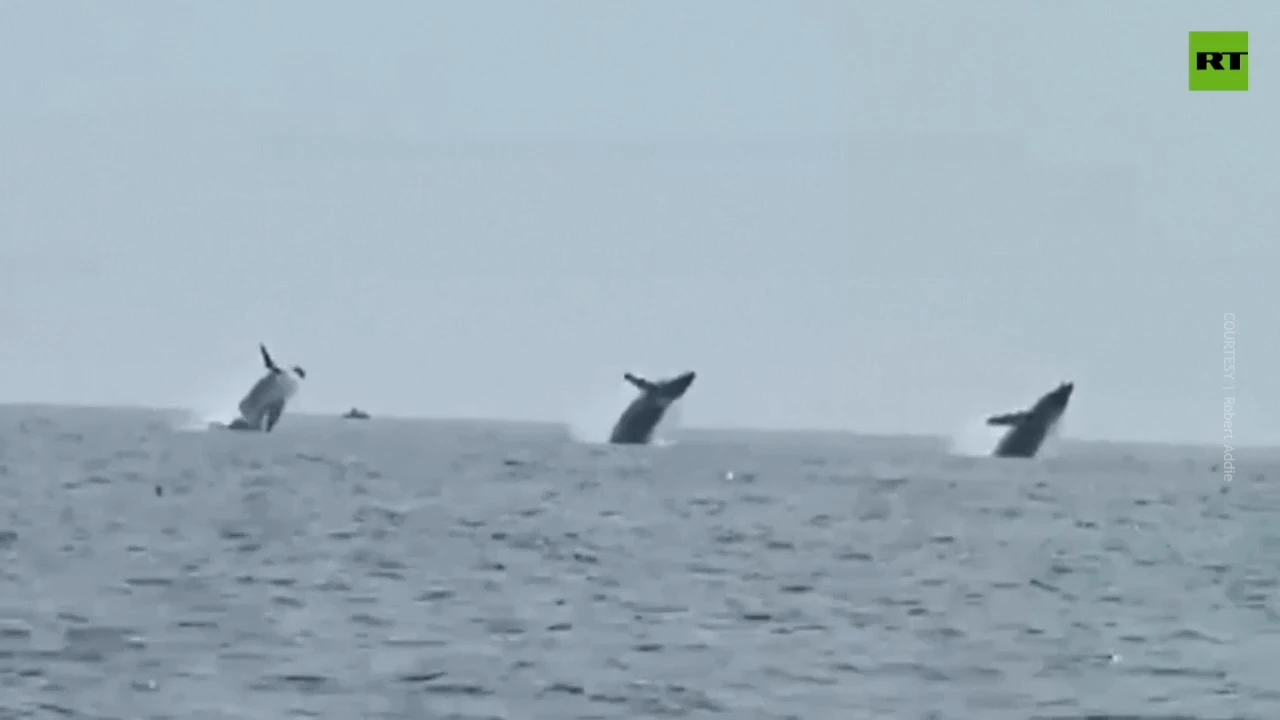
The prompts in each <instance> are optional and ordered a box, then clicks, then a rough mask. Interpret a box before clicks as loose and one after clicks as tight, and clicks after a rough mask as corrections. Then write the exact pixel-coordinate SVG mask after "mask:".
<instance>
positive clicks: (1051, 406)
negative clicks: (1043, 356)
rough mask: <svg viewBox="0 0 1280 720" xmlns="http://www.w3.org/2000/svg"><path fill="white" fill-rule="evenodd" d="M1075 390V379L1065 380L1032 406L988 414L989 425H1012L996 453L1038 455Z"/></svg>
mask: <svg viewBox="0 0 1280 720" xmlns="http://www.w3.org/2000/svg"><path fill="white" fill-rule="evenodd" d="M1074 390H1075V383H1070V382H1064V383H1062V384H1061V385H1059V386H1058V387H1057V388H1055V389H1053V390H1052V391H1050V392H1048V393H1045V395H1044V396H1043V397H1041V398H1040V399H1039V400H1037V401H1036V404H1035V405H1032V406H1031V409H1029V410H1019V411H1017V412H1011V413H1005V414H1004V415H993V416H991V417H989V418H987V424H988V425H992V426H995V427H1008V428H1010V430H1009V432H1008V433H1006V434H1005V436H1004V437H1003V438H1001V439H1000V444H999V445H997V446H996V451H995V453H993V454H994V455H995V456H996V457H1005V458H1032V457H1035V456H1036V453H1037V452H1039V450H1040V446H1041V445H1042V444H1043V443H1044V439H1045V436H1046V435H1048V434H1049V431H1050V430H1052V429H1053V426H1054V425H1057V424H1058V421H1059V420H1061V419H1062V415H1063V414H1064V413H1066V411H1067V403H1069V402H1071V393H1072V392H1073V391H1074Z"/></svg>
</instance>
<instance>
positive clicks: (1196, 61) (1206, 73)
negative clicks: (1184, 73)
mask: <svg viewBox="0 0 1280 720" xmlns="http://www.w3.org/2000/svg"><path fill="white" fill-rule="evenodd" d="M1248 89H1249V33H1247V32H1192V33H1191V90H1192V91H1193V92H1194V91H1203V90H1208V91H1217V92H1222V91H1235V92H1244V91H1246V90H1248Z"/></svg>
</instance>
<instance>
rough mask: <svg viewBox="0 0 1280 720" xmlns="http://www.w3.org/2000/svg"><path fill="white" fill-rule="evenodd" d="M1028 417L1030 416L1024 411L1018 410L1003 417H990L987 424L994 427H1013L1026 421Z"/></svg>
mask: <svg viewBox="0 0 1280 720" xmlns="http://www.w3.org/2000/svg"><path fill="white" fill-rule="evenodd" d="M1028 416H1030V413H1028V412H1027V411H1026V410H1019V411H1017V412H1011V413H1005V414H1004V415H992V416H991V417H989V418H987V424H988V425H994V426H1009V427H1012V426H1015V425H1021V424H1022V423H1023V422H1025V421H1026V419H1027V417H1028Z"/></svg>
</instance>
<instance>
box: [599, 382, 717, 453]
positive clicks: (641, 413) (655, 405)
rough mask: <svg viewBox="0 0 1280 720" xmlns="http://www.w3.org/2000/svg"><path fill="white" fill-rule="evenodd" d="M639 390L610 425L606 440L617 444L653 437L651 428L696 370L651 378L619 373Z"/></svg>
mask: <svg viewBox="0 0 1280 720" xmlns="http://www.w3.org/2000/svg"><path fill="white" fill-rule="evenodd" d="M622 377H623V378H625V379H626V381H627V382H629V383H631V384H632V385H635V386H636V388H638V389H639V390H640V397H638V398H636V399H635V400H632V401H631V404H630V405H628V406H627V409H626V410H623V411H622V417H620V418H618V423H617V424H616V425H614V426H613V432H612V433H610V435H609V442H611V443H617V444H620V445H644V444H645V443H647V442H649V440H650V438H652V437H653V430H654V428H656V427H658V423H659V422H660V421H661V420H662V416H663V415H665V414H666V412H667V408H669V407H671V403H674V402H675V401H677V400H679V399H680V398H681V397H683V396H684V394H685V393H686V392H688V390H689V386H690V385H692V384H693V380H694V378H696V377H697V373H694V372H687V373H685V374H683V375H680V376H677V377H674V378H672V379H670V380H662V381H659V382H651V381H649V380H645V379H644V378H642V377H637V376H636V375H632V374H631V373H627V374H625V375H623V376H622Z"/></svg>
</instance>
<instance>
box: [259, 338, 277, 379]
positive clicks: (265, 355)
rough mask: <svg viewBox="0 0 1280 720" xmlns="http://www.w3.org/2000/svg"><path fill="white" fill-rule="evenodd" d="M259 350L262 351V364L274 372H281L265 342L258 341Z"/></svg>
mask: <svg viewBox="0 0 1280 720" xmlns="http://www.w3.org/2000/svg"><path fill="white" fill-rule="evenodd" d="M258 350H259V351H261V352H262V364H263V365H265V366H266V367H267V369H268V370H270V371H271V372H273V373H278V372H280V368H279V366H277V365H276V361H275V360H272V359H271V353H269V352H267V346H266V345H264V344H263V343H258Z"/></svg>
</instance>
